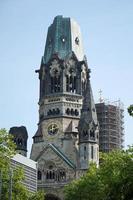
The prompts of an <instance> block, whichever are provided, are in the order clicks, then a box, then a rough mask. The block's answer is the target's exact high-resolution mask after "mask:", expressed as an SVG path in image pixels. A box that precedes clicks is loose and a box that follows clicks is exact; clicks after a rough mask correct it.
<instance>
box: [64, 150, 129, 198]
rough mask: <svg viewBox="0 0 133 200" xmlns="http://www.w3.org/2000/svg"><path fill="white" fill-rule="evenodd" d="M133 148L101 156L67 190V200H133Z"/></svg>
mask: <svg viewBox="0 0 133 200" xmlns="http://www.w3.org/2000/svg"><path fill="white" fill-rule="evenodd" d="M132 194H133V147H129V149H128V150H126V151H124V150H121V151H112V152H110V153H108V154H107V153H106V154H102V155H101V164H100V166H99V168H97V167H96V166H95V165H94V164H91V165H90V168H89V170H88V172H87V173H86V174H84V176H83V177H81V178H80V179H79V180H75V181H73V182H72V183H70V184H69V185H68V186H66V188H65V199H66V200H133V195H132Z"/></svg>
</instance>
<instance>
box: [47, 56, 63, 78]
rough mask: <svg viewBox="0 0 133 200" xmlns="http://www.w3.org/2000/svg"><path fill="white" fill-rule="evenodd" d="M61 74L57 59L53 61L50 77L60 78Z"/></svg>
mask: <svg viewBox="0 0 133 200" xmlns="http://www.w3.org/2000/svg"><path fill="white" fill-rule="evenodd" d="M60 72H61V69H60V64H59V62H58V61H57V60H56V59H54V60H53V61H52V64H51V65H50V75H51V76H52V77H55V76H56V77H59V75H60Z"/></svg>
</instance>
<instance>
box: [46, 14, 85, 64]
mask: <svg viewBox="0 0 133 200" xmlns="http://www.w3.org/2000/svg"><path fill="white" fill-rule="evenodd" d="M71 52H73V53H74V54H75V55H76V57H77V59H78V61H82V60H83V58H84V53H83V44H82V37H81V32H80V27H79V25H78V24H77V22H76V21H74V20H73V19H71V18H64V17H62V16H57V17H55V18H54V21H53V23H52V24H51V25H50V26H49V28H48V33H47V39H46V45H45V52H44V56H43V62H44V64H45V63H47V62H48V61H49V59H50V58H51V56H52V55H53V54H57V55H58V57H59V58H60V59H65V58H66V57H67V56H68V55H69V54H70V53H71Z"/></svg>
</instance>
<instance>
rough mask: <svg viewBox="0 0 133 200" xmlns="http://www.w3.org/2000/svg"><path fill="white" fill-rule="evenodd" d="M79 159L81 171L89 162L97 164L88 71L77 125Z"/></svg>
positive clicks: (95, 127)
mask: <svg viewBox="0 0 133 200" xmlns="http://www.w3.org/2000/svg"><path fill="white" fill-rule="evenodd" d="M78 131H79V159H80V167H81V169H88V168H89V164H90V162H95V163H96V164H97V165H98V164H99V145H98V139H99V127H98V120H97V114H96V108H95V103H94V99H93V94H92V89H91V84H90V69H88V70H87V83H86V89H85V94H84V99H83V106H82V110H81V116H80V120H79V125H78Z"/></svg>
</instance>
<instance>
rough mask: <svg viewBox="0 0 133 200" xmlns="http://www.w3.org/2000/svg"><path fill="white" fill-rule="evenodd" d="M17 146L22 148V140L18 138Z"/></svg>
mask: <svg viewBox="0 0 133 200" xmlns="http://www.w3.org/2000/svg"><path fill="white" fill-rule="evenodd" d="M17 144H18V145H19V146H22V145H23V140H22V138H18V139H17Z"/></svg>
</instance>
